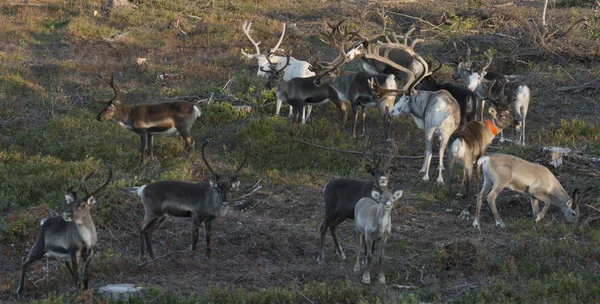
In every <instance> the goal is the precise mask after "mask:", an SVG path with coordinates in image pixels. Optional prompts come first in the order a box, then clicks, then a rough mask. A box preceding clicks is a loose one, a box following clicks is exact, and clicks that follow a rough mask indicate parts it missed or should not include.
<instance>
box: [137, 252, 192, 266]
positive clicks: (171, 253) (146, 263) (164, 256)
mask: <svg viewBox="0 0 600 304" xmlns="http://www.w3.org/2000/svg"><path fill="white" fill-rule="evenodd" d="M189 252H192V251H189V250H177V251H171V252H169V253H167V254H165V255H161V256H159V257H157V258H155V259H152V260H150V261H146V262H144V263H142V264H138V265H137V267H136V268H140V267H142V266H145V265H148V264H150V263H153V262H155V261H157V260H160V259H163V258H166V257H168V256H171V255H174V254H176V253H189Z"/></svg>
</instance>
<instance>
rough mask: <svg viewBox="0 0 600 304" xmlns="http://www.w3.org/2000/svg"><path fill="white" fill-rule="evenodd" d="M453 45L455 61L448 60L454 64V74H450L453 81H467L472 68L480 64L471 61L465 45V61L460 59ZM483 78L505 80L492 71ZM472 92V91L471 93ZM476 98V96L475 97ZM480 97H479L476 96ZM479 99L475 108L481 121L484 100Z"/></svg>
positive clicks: (502, 76) (469, 52)
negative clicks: (477, 109)
mask: <svg viewBox="0 0 600 304" xmlns="http://www.w3.org/2000/svg"><path fill="white" fill-rule="evenodd" d="M453 45H454V50H455V51H456V57H457V60H456V61H454V60H450V61H452V62H453V63H454V64H456V69H455V70H454V74H452V79H454V80H459V79H468V78H469V76H470V74H471V70H472V68H481V63H480V62H478V61H474V62H472V61H471V48H470V47H469V45H468V44H466V47H467V53H466V58H467V60H466V61H464V60H463V59H462V57H461V56H460V52H459V51H458V48H457V47H456V42H454V43H453ZM484 78H485V79H486V80H488V81H494V80H503V79H506V77H505V76H504V75H502V74H500V73H496V72H493V71H488V72H487V73H486V74H485V75H484ZM464 81H465V83H467V80H464ZM467 85H468V84H467ZM471 92H472V91H471ZM476 96H477V95H476ZM478 97H480V96H478ZM480 99H481V103H478V104H477V105H476V107H478V108H479V110H480V113H481V114H480V117H479V120H480V121H483V119H484V118H483V108H484V101H485V100H484V99H483V98H480Z"/></svg>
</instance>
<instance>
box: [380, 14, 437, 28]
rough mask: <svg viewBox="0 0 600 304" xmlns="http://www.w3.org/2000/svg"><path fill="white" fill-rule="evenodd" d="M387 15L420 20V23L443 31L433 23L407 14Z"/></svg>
mask: <svg viewBox="0 0 600 304" xmlns="http://www.w3.org/2000/svg"><path fill="white" fill-rule="evenodd" d="M387 13H388V14H392V15H397V16H401V17H405V18H410V19H414V20H418V21H421V22H423V23H425V24H428V25H430V26H433V27H434V28H436V29H438V30H440V31H441V30H442V29H441V28H440V27H439V26H437V25H435V24H433V23H431V22H429V21H427V20H423V19H421V18H419V17H415V16H411V15H406V14H402V13H396V12H387Z"/></svg>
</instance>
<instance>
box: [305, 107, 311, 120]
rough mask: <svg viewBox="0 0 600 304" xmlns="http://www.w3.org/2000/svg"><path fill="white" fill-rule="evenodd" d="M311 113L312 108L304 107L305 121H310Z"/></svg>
mask: <svg viewBox="0 0 600 304" xmlns="http://www.w3.org/2000/svg"><path fill="white" fill-rule="evenodd" d="M311 113H312V106H306V121H310V114H311Z"/></svg>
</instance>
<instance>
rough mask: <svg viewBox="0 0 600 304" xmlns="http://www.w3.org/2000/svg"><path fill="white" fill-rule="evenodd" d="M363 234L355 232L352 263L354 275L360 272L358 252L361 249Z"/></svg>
mask: <svg viewBox="0 0 600 304" xmlns="http://www.w3.org/2000/svg"><path fill="white" fill-rule="evenodd" d="M363 236H364V235H363V234H362V233H361V232H359V231H356V237H357V238H356V241H357V242H356V243H357V244H356V263H354V273H357V272H359V271H360V252H361V251H362V248H363Z"/></svg>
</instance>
